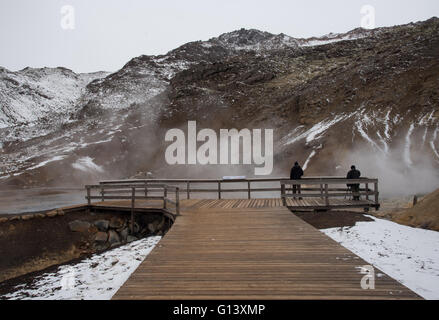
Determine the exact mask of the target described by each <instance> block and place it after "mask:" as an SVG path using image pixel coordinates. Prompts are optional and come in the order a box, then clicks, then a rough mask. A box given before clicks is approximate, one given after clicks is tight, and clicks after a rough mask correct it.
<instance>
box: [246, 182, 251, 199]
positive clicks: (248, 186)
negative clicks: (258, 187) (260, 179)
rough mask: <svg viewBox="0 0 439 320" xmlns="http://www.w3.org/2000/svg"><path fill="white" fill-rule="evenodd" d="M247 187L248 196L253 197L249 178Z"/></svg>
mask: <svg viewBox="0 0 439 320" xmlns="http://www.w3.org/2000/svg"><path fill="white" fill-rule="evenodd" d="M247 188H248V198H249V199H251V194H250V192H251V191H250V190H251V189H250V180H247Z"/></svg>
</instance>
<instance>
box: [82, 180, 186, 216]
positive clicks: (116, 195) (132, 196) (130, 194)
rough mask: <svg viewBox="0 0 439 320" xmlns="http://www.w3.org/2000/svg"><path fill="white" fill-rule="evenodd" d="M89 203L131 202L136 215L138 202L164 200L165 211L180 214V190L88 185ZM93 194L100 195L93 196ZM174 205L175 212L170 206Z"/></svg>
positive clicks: (161, 186) (160, 186) (150, 185)
mask: <svg viewBox="0 0 439 320" xmlns="http://www.w3.org/2000/svg"><path fill="white" fill-rule="evenodd" d="M85 188H86V191H87V195H86V197H85V198H86V199H87V203H88V205H89V206H90V205H91V202H92V200H99V201H102V202H104V201H105V200H131V213H132V215H133V214H134V210H135V203H136V200H162V201H163V209H166V210H167V211H169V212H171V213H174V214H175V215H179V214H180V189H179V188H178V187H176V186H171V185H167V184H159V183H143V184H141V185H140V184H136V183H112V184H99V185H86V186H85ZM93 192H98V194H95V195H93ZM152 192H154V193H156V194H157V193H159V195H151V194H149V193H152ZM171 192H175V193H174V194H175V198H174V200H173V199H171V198H170V193H171ZM169 205H172V206H173V207H174V209H175V211H174V212H173V211H172V208H171V207H170V206H169Z"/></svg>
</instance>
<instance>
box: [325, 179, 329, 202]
mask: <svg viewBox="0 0 439 320" xmlns="http://www.w3.org/2000/svg"><path fill="white" fill-rule="evenodd" d="M325 205H326V206H329V192H328V184H327V183H326V184H325Z"/></svg>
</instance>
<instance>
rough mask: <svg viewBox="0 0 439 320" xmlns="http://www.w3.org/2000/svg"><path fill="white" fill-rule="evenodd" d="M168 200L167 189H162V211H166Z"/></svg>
mask: <svg viewBox="0 0 439 320" xmlns="http://www.w3.org/2000/svg"><path fill="white" fill-rule="evenodd" d="M167 199H168V187H166V186H164V188H163V209H166V201H167Z"/></svg>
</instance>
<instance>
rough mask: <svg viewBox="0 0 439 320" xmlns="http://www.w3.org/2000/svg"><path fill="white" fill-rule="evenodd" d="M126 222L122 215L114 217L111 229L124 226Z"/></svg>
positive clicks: (111, 221)
mask: <svg viewBox="0 0 439 320" xmlns="http://www.w3.org/2000/svg"><path fill="white" fill-rule="evenodd" d="M124 224H125V220H124V219H123V218H121V217H112V218H111V220H110V225H109V226H110V228H111V229H119V228H122V227H123V226H124Z"/></svg>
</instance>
